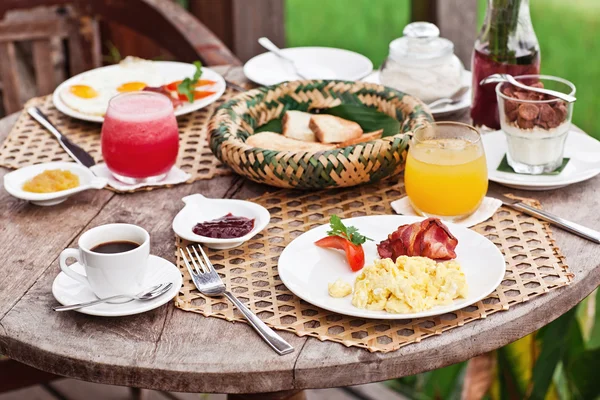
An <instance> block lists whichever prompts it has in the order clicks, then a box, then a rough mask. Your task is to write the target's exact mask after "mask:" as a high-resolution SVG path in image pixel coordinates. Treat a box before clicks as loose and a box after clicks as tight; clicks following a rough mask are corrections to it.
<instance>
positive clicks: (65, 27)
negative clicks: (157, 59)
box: [0, 0, 240, 113]
mask: <svg viewBox="0 0 600 400" xmlns="http://www.w3.org/2000/svg"><path fill="white" fill-rule="evenodd" d="M99 20H103V21H110V22H115V23H118V24H121V25H123V26H126V27H128V28H130V29H131V30H133V31H135V32H137V33H139V34H142V35H144V36H146V37H148V38H149V39H151V40H153V41H154V42H156V43H157V44H158V45H160V46H161V47H163V48H165V49H167V50H168V51H169V52H170V53H171V54H172V55H173V56H174V57H175V58H176V59H178V60H180V61H187V62H191V61H194V60H197V59H200V60H201V61H202V62H203V63H204V64H206V65H220V64H233V65H239V64H240V61H239V60H238V59H237V58H236V57H235V56H234V55H233V54H232V53H231V51H230V50H229V49H228V48H227V47H226V46H225V45H224V44H223V43H222V42H221V41H220V40H219V39H218V38H217V37H216V36H215V35H214V34H213V33H212V32H211V31H210V30H208V29H207V28H206V27H205V26H204V25H203V24H202V23H200V22H199V21H198V20H197V19H196V18H194V17H193V16H192V15H191V14H189V13H188V12H186V11H185V10H184V9H183V8H181V7H180V6H179V5H177V4H176V3H174V2H173V1H171V0H2V1H1V2H0V60H2V63H0V81H1V82H2V89H3V90H2V92H3V99H4V102H3V103H4V109H5V112H6V113H11V112H15V111H18V110H20V109H21V107H22V104H23V102H24V98H27V97H31V95H29V96H27V95H25V96H24V95H23V93H21V92H22V90H23V88H24V87H25V88H26V87H27V85H25V84H24V83H23V79H22V77H21V76H20V70H23V66H22V65H21V67H20V66H19V57H18V51H19V46H18V44H20V43H22V42H30V43H31V53H32V59H33V69H34V76H35V84H34V85H33V86H35V89H36V91H35V94H37V95H44V94H48V93H50V92H52V91H53V90H54V88H56V86H57V85H58V84H59V83H60V82H61V81H62V80H64V78H65V76H68V75H74V74H77V73H79V72H82V71H85V70H88V69H91V68H95V67H98V66H100V65H101V61H102V58H101V57H102V56H101V46H100V43H101V40H100V35H99V29H98V21H99ZM63 41H66V42H67V43H66V50H67V51H66V52H65V53H66V56H67V57H68V63H67V62H65V58H66V57H64V55H62V56H61V53H63V52H62V42H63ZM21 64H22V63H21ZM64 71H67V72H68V73H67V74H65V73H64Z"/></svg>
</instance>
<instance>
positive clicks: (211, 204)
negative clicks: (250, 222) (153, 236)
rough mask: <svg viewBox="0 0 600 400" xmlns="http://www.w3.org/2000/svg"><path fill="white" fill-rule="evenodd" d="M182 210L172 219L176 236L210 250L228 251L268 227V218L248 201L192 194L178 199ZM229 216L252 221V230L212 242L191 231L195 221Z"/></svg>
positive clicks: (267, 212) (257, 206)
mask: <svg viewBox="0 0 600 400" xmlns="http://www.w3.org/2000/svg"><path fill="white" fill-rule="evenodd" d="M181 200H182V201H183V202H184V203H185V207H183V209H182V210H181V211H179V213H178V214H177V215H176V216H175V219H174V220H173V230H174V231H175V233H176V234H177V236H179V237H181V238H183V239H186V240H189V241H191V242H196V243H204V244H205V245H206V246H207V247H210V248H211V249H231V248H233V247H237V246H239V245H241V244H242V243H244V242H245V241H247V240H249V239H251V238H252V237H254V236H255V235H256V234H257V233H259V232H260V231H262V230H263V229H265V227H266V226H267V225H268V224H269V221H270V219H271V215H270V214H269V211H267V209H266V208H264V207H263V206H261V205H259V204H256V203H253V202H251V201H244V200H235V199H208V198H206V197H204V196H202V195H201V194H193V195H190V196H187V197H184V198H183V199H181ZM229 213H232V214H233V215H236V216H240V217H246V218H250V219H254V229H252V230H251V231H250V233H248V234H246V235H244V236H241V237H239V238H233V239H215V238H210V237H206V236H200V235H196V234H195V233H194V232H193V231H192V229H193V228H194V226H195V225H196V224H197V223H199V222H205V221H210V220H213V219H217V218H221V217H222V216H224V215H227V214H229Z"/></svg>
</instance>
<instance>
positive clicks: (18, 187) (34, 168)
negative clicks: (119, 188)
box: [4, 161, 108, 206]
mask: <svg viewBox="0 0 600 400" xmlns="http://www.w3.org/2000/svg"><path fill="white" fill-rule="evenodd" d="M49 169H62V170H67V171H71V172H72V173H73V174H75V175H77V176H78V177H79V186H77V187H74V188H73V189H68V190H61V191H60V192H54V193H31V192H26V191H24V190H23V185H24V184H25V182H26V181H28V180H29V179H31V178H33V177H34V176H36V175H38V174H40V173H42V172H44V171H46V170H49ZM107 182H108V181H107V180H106V179H105V178H99V177H97V176H96V175H94V173H93V172H92V171H90V170H89V169H88V168H86V167H84V166H82V165H79V164H77V163H74V162H65V161H55V162H49V163H42V164H35V165H30V166H28V167H23V168H19V169H18V170H16V171H13V172H10V173H8V174H6V175H4V189H6V191H7V192H8V193H10V194H11V195H12V196H14V197H16V198H18V199H22V200H28V201H30V202H32V203H33V204H37V205H38V206H53V205H55V204H59V203H62V202H63V201H65V200H66V199H67V198H68V197H69V196H71V195H73V194H75V193H79V192H83V191H84V190H88V189H102V188H103V187H105V186H106V184H107Z"/></svg>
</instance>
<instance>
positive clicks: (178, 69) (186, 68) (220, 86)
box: [52, 61, 225, 122]
mask: <svg viewBox="0 0 600 400" xmlns="http://www.w3.org/2000/svg"><path fill="white" fill-rule="evenodd" d="M153 62H154V64H156V66H157V70H158V72H159V73H160V74H161V76H162V77H163V78H164V81H165V82H164V83H165V84H167V83H171V82H174V81H177V80H182V79H184V78H187V77H191V76H192V75H194V72H195V71H196V67H195V66H194V65H193V64H187V63H181V62H175V61H153ZM117 68H118V65H109V66H106V67H100V68H96V69H93V70H90V71H86V72H83V73H81V74H79V75H75V76H74V77H72V78H69V79H67V80H66V81H64V82H63V83H61V84H60V85H59V86H58V87H57V88H56V90H54V93H53V94H52V102H53V103H54V106H55V107H56V108H57V109H58V110H59V111H60V112H62V113H64V114H67V115H68V116H70V117H73V118H77V119H81V120H84V121H90V122H104V117H100V116H96V115H87V114H84V113H81V112H79V111H75V110H73V109H72V108H70V107H68V106H67V105H66V104H65V103H64V102H63V101H62V100H61V98H60V95H59V93H60V92H61V91H62V90H63V89H64V88H65V87H68V86H71V85H75V84H77V82H79V81H80V80H81V79H82V78H83V77H84V76H87V75H91V74H97V73H98V71H100V70H105V69H117ZM201 79H210V80H212V81H216V82H217V83H216V84H215V85H214V86H211V90H213V91H215V92H216V93H215V94H214V95H212V96H209V97H206V98H204V99H200V100H196V101H194V102H193V103H188V102H184V103H183V105H182V106H181V107H179V108H177V109H176V110H175V116H180V115H184V114H188V113H191V112H192V111H196V110H199V109H201V108H204V107H206V106H207V105H209V104H211V103H214V102H215V101H216V100H217V99H218V98H219V97H221V95H222V94H223V92H224V91H225V80H224V79H223V77H222V76H221V75H219V74H218V73H216V72H215V71H213V70H212V69H210V68H206V67H202V78H201Z"/></svg>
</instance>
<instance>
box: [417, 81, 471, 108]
mask: <svg viewBox="0 0 600 400" xmlns="http://www.w3.org/2000/svg"><path fill="white" fill-rule="evenodd" d="M468 91H469V87H468V86H463V87H461V88H460V89H458V90H457V91H456V92H454V93H453V94H452V95H451V96H450V97H444V98H442V99H437V100H435V101H432V102H431V103H429V104H427V105H428V106H429V108H436V107H439V106H442V105H445V104H456V103H458V102H459V101H461V100H462V98H463V97H464V95H465V93H467V92H468Z"/></svg>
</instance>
